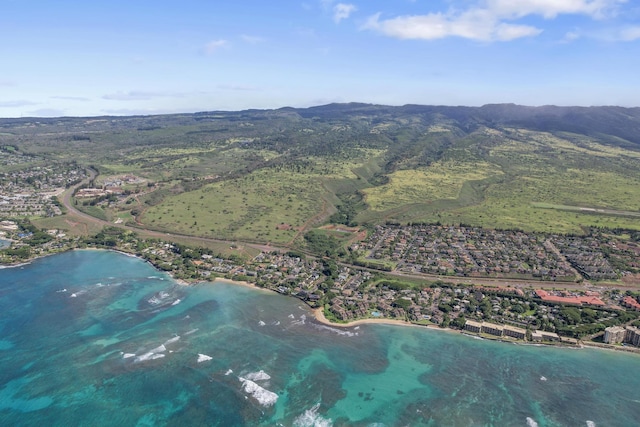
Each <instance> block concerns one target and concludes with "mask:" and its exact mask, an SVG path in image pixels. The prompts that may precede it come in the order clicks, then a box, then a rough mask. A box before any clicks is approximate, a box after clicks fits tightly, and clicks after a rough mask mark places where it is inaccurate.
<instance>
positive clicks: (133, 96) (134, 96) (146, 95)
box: [102, 90, 184, 101]
mask: <svg viewBox="0 0 640 427" xmlns="http://www.w3.org/2000/svg"><path fill="white" fill-rule="evenodd" d="M183 96H184V94H181V93H175V92H161V91H159V92H153V91H142V90H132V91H129V92H116V93H111V94H107V95H104V96H103V97H102V99H108V100H110V101H146V100H149V99H152V98H165V97H170V98H181V97H183Z"/></svg>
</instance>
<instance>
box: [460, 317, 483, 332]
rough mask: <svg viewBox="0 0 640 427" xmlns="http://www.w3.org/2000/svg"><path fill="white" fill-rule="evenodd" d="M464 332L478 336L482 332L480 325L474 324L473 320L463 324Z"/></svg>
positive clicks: (478, 323)
mask: <svg viewBox="0 0 640 427" xmlns="http://www.w3.org/2000/svg"><path fill="white" fill-rule="evenodd" d="M464 329H465V331H469V332H473V333H475V334H479V333H480V331H482V323H480V322H474V321H473V320H467V321H466V322H465V323H464Z"/></svg>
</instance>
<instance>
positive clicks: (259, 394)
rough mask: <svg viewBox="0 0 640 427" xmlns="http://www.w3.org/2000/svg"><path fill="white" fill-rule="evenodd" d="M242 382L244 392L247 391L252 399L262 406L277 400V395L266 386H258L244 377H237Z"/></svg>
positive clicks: (272, 403) (270, 404) (269, 404)
mask: <svg viewBox="0 0 640 427" xmlns="http://www.w3.org/2000/svg"><path fill="white" fill-rule="evenodd" d="M238 379H239V380H240V382H242V388H243V389H244V391H245V392H246V393H249V394H250V395H251V396H252V397H253V398H254V399H256V400H257V401H258V403H260V404H261V405H262V406H265V407H269V406H273V405H274V404H275V403H276V401H277V400H278V395H277V394H275V393H274V392H272V391H269V390H267V389H266V388H263V387H260V386H259V385H258V384H256V383H254V382H253V381H251V380H248V379H246V378H242V377H238Z"/></svg>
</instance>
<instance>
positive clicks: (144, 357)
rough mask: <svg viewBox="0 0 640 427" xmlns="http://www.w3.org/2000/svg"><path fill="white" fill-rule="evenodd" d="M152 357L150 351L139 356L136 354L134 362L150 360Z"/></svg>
mask: <svg viewBox="0 0 640 427" xmlns="http://www.w3.org/2000/svg"><path fill="white" fill-rule="evenodd" d="M152 357H153V353H152V352H148V353H145V354H142V355H140V356H136V358H135V360H134V362H136V363H137V362H144V361H145V360H151V359H152Z"/></svg>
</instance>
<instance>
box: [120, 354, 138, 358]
mask: <svg viewBox="0 0 640 427" xmlns="http://www.w3.org/2000/svg"><path fill="white" fill-rule="evenodd" d="M135 356H136V355H135V353H125V354H123V355H122V358H123V359H128V358H130V357H135Z"/></svg>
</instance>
